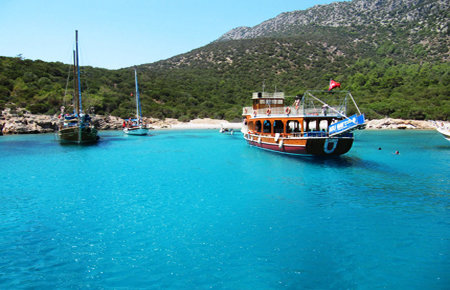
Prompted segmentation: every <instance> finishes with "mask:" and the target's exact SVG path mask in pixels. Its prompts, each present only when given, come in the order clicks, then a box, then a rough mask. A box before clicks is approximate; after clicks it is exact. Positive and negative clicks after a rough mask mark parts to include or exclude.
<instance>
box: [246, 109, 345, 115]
mask: <svg viewBox="0 0 450 290" xmlns="http://www.w3.org/2000/svg"><path fill="white" fill-rule="evenodd" d="M339 109H340V108H338V107H332V108H330V107H329V108H327V109H322V108H308V109H303V108H302V107H296V106H284V107H273V108H264V109H259V110H254V109H253V107H244V108H243V109H242V115H252V116H270V115H286V116H322V117H325V116H327V117H341V115H340V113H342V112H339Z"/></svg>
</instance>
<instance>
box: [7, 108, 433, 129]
mask: <svg viewBox="0 0 450 290" xmlns="http://www.w3.org/2000/svg"><path fill="white" fill-rule="evenodd" d="M92 120H93V122H94V125H95V126H96V127H97V128H98V129H99V130H121V129H122V123H123V119H121V118H119V117H115V116H101V115H94V116H92ZM144 121H145V123H146V124H148V127H149V128H151V129H218V128H221V127H225V128H234V129H239V128H240V126H241V124H240V123H230V122H228V121H225V120H214V119H196V120H191V121H190V122H185V123H184V122H180V121H178V120H177V119H171V118H167V119H165V120H160V119H155V118H146V117H145V118H144ZM58 123H59V119H58V115H53V116H49V115H35V114H31V113H29V112H27V111H25V110H17V112H14V113H12V112H11V111H10V109H5V110H4V111H3V112H1V115H0V129H2V130H1V133H3V134H5V135H6V134H38V133H52V132H56V131H57V130H58ZM366 128H367V129H419V130H434V129H435V127H434V125H433V122H432V121H418V120H402V119H392V118H385V119H378V120H369V121H368V122H367V127H366Z"/></svg>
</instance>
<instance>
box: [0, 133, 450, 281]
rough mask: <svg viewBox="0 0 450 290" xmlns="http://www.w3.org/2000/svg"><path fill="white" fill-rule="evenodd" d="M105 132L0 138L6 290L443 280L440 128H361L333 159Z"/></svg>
mask: <svg viewBox="0 0 450 290" xmlns="http://www.w3.org/2000/svg"><path fill="white" fill-rule="evenodd" d="M101 137H102V139H101V142H100V143H99V144H97V145H94V146H86V147H81V146H70V145H68V146H61V145H59V144H58V143H57V142H56V141H55V139H54V136H53V135H21V136H2V137H0V153H1V156H0V161H1V167H0V180H1V183H0V288H1V289H9V288H18V287H20V288H45V289H49V288H88V287H92V288H119V287H126V288H154V289H159V288H171V289H205V288H214V289H285V288H287V289H308V288H310V289H330V288H331V289H379V288H388V289H448V287H449V285H450V275H449V273H450V211H449V209H450V195H449V194H450V186H449V185H450V180H449V176H450V167H449V164H450V142H448V141H446V140H445V139H443V138H442V137H441V136H440V135H438V134H437V133H436V132H431V131H419V132H417V131H362V132H360V133H358V134H357V136H356V138H357V140H356V142H355V144H354V146H353V148H352V150H351V151H350V152H349V153H348V154H346V155H345V156H342V157H339V158H333V159H320V158H313V157H303V158H293V157H289V156H284V155H280V154H276V153H271V152H267V151H263V150H260V149H257V148H252V147H249V146H248V145H247V144H246V143H245V142H244V140H243V139H242V136H238V135H233V136H229V135H222V134H219V133H218V132H217V130H214V131H209V130H202V131H153V132H152V135H151V136H146V137H136V136H123V135H122V133H121V132H101ZM379 147H381V148H382V150H378V148H379ZM396 150H399V151H400V155H394V154H393V153H394V151H396Z"/></svg>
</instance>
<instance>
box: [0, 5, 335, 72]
mask: <svg viewBox="0 0 450 290" xmlns="http://www.w3.org/2000/svg"><path fill="white" fill-rule="evenodd" d="M331 2H335V1H332V0H301V1H300V0H278V1H275V0H226V1H224V0H222V1H215V0H209V1H208V0H188V1H182V0H125V1H122V0H78V1H68V0H0V55H1V56H17V55H19V54H22V56H23V57H24V58H28V59H41V60H44V61H60V62H63V63H71V61H72V49H73V47H74V35H75V32H74V31H75V29H78V33H79V46H80V64H81V65H90V66H95V67H103V68H108V69H118V68H123V67H129V66H133V65H138V64H144V63H151V62H155V61H158V60H161V59H167V58H170V57H172V56H175V55H178V54H181V53H185V52H188V51H190V50H192V49H195V48H198V47H201V46H204V45H206V44H208V43H210V42H212V41H214V40H215V39H217V38H219V37H220V36H221V35H222V34H224V33H226V32H227V31H229V30H231V29H233V28H235V27H238V26H254V25H257V24H259V23H261V22H263V21H265V20H267V19H270V18H273V17H275V16H277V15H278V14H280V13H282V12H287V11H294V10H304V9H307V8H310V7H312V6H314V5H318V4H329V3H331Z"/></svg>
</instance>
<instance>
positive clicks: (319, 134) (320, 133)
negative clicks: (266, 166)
mask: <svg viewBox="0 0 450 290" xmlns="http://www.w3.org/2000/svg"><path fill="white" fill-rule="evenodd" d="M249 134H250V135H255V134H256V135H258V136H259V135H260V134H261V133H257V132H256V133H255V132H249ZM276 134H278V133H269V134H268V135H269V136H272V137H274V136H276ZM304 137H310V138H311V137H315V138H323V137H330V135H329V133H328V132H327V131H308V132H303V133H302V132H288V133H287V134H286V133H281V134H280V138H282V139H285V138H304ZM334 137H353V133H352V132H345V133H342V134H339V135H338V136H334Z"/></svg>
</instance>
